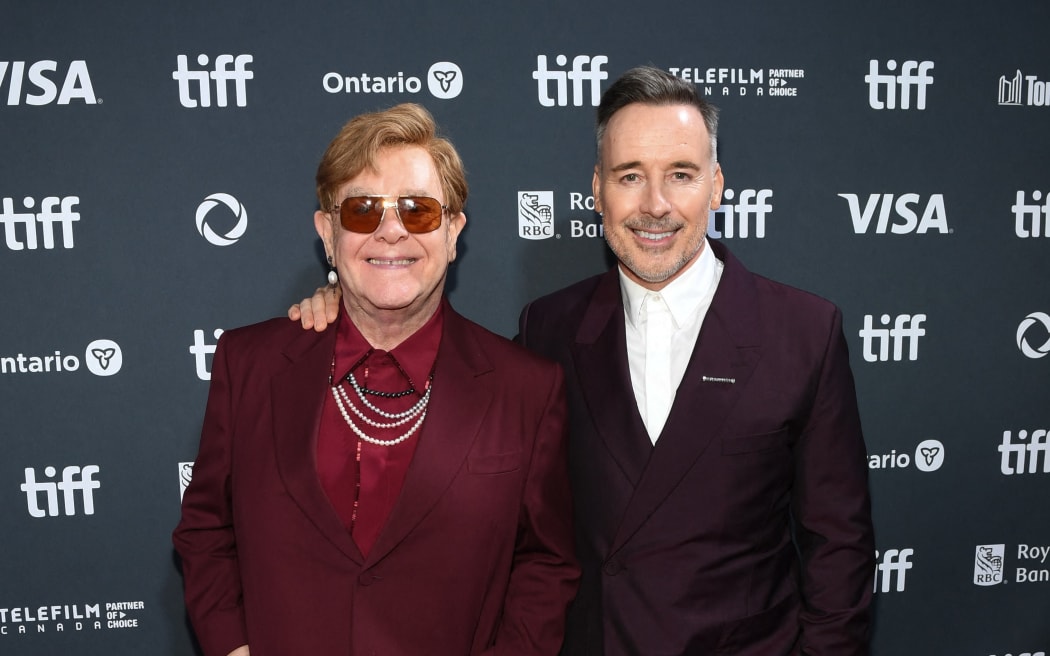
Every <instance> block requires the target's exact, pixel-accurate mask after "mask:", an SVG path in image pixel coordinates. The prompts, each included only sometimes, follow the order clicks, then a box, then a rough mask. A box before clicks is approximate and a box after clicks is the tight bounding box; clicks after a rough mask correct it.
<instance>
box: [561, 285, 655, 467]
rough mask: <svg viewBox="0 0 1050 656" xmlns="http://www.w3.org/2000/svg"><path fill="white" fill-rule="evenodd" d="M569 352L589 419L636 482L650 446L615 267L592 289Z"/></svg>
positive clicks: (619, 463)
mask: <svg viewBox="0 0 1050 656" xmlns="http://www.w3.org/2000/svg"><path fill="white" fill-rule="evenodd" d="M572 355H573V359H574V361H575V363H576V371H577V375H578V376H579V379H580V387H581V388H582V390H583V397H584V399H585V401H586V403H587V411H588V413H589V415H590V418H591V421H592V423H593V424H594V426H595V428H597V430H598V434H599V435H601V438H602V441H603V442H604V444H605V447H606V448H607V449H608V450H609V453H610V454H611V455H612V457H613V459H614V460H615V461H616V463H617V464H618V465H619V467H620V469H621V470H622V471H623V473H624V475H625V476H626V477H627V480H629V481H630V482H631V484H632V485H635V484H637V483H638V480H639V478H640V477H641V475H642V472H643V471H644V469H645V466H646V464H647V463H648V461H649V456H650V454H651V453H652V451H653V447H652V442H651V441H650V440H649V435H648V433H646V431H645V425H644V424H643V423H642V418H641V415H639V414H638V404H637V402H636V401H635V398H634V390H633V388H632V387H631V372H630V367H629V365H628V363H627V337H626V330H625V327H624V314H623V299H622V297H621V295H620V281H619V277H618V274H617V272H616V269H615V268H613V269H612V270H611V271H609V273H607V274H605V276H603V277H602V279H601V281H600V282H599V283H598V286H597V287H596V288H595V290H594V294H593V295H592V297H591V302H590V304H589V305H588V306H587V309H586V310H585V313H584V316H583V320H582V321H581V322H580V328H579V330H578V331H577V334H576V340H575V343H574V344H573V351H572Z"/></svg>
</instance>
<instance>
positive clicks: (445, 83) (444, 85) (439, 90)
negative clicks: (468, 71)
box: [427, 62, 463, 100]
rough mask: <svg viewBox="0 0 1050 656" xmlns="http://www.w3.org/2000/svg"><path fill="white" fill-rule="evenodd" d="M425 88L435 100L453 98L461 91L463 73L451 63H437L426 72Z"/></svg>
mask: <svg viewBox="0 0 1050 656" xmlns="http://www.w3.org/2000/svg"><path fill="white" fill-rule="evenodd" d="M427 88H429V89H430V93H432V94H434V97H435V98H441V99H443V100H448V99H449V98H455V97H456V96H458V95H459V94H460V92H461V91H463V71H461V70H460V68H459V66H457V65H455V64H453V63H452V62H438V63H436V64H434V65H433V66H431V67H430V71H428V72H427Z"/></svg>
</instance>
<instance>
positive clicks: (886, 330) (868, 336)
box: [859, 314, 926, 362]
mask: <svg viewBox="0 0 1050 656" xmlns="http://www.w3.org/2000/svg"><path fill="white" fill-rule="evenodd" d="M890 318H891V317H890V315H888V314H884V315H882V317H881V324H882V326H885V327H883V328H875V327H874V325H873V324H872V321H873V319H874V317H873V316H872V315H870V314H866V315H864V327H863V328H861V329H860V333H859V334H860V338H861V339H862V340H864V360H865V361H866V362H887V361H889V359H890V344H891V343H892V344H893V360H894V362H900V361H901V360H902V359H904V343H905V341H907V343H908V359H909V360H917V359H919V338H920V337H922V336H924V335H925V334H926V329H925V328H923V327H922V323H923V322H924V321H926V315H925V314H914V315H912V314H900V315H897V317H896V318H895V319H893V327H892V328H890V327H889V325H890Z"/></svg>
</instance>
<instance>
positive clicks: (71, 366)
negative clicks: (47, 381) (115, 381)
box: [0, 339, 124, 377]
mask: <svg viewBox="0 0 1050 656" xmlns="http://www.w3.org/2000/svg"><path fill="white" fill-rule="evenodd" d="M83 364H84V366H85V367H86V368H87V370H88V371H90V372H91V373H93V374H95V375H96V376H103V377H106V376H113V375H116V374H117V373H119V372H120V369H121V367H123V366H124V355H123V352H122V351H121V350H120V344H117V343H116V342H114V341H113V340H111V339H96V340H94V341H92V342H91V343H89V344H88V345H87V348H85V349H84V356H83ZM80 366H81V358H79V357H77V356H75V355H73V354H71V353H63V352H62V351H61V350H57V349H56V350H55V351H54V352H52V353H48V354H46V355H40V354H26V353H17V354H14V355H2V356H0V373H4V374H55V373H70V372H74V371H78V370H79V369H80Z"/></svg>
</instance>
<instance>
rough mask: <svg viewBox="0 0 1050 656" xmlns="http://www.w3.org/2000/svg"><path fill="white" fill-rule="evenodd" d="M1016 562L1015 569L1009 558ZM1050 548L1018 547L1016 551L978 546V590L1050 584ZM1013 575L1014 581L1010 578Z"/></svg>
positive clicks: (975, 570) (975, 566)
mask: <svg viewBox="0 0 1050 656" xmlns="http://www.w3.org/2000/svg"><path fill="white" fill-rule="evenodd" d="M1008 553H1009V554H1010V555H1011V557H1013V558H1014V561H1013V566H1012V567H1010V566H1009V564H1008V562H1007V554H1008ZM1048 560H1050V546H1044V545H1033V544H1027V543H1019V544H1018V545H1017V548H1016V549H1008V545H1006V544H979V545H977V549H976V551H975V553H974V558H973V583H974V585H979V586H984V587H987V586H992V585H1006V584H1008V583H1015V584H1016V583H1048V582H1050V569H1047V565H1048V564H1050V563H1048V562H1047V561H1048ZM1011 574H1012V578H1011Z"/></svg>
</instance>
